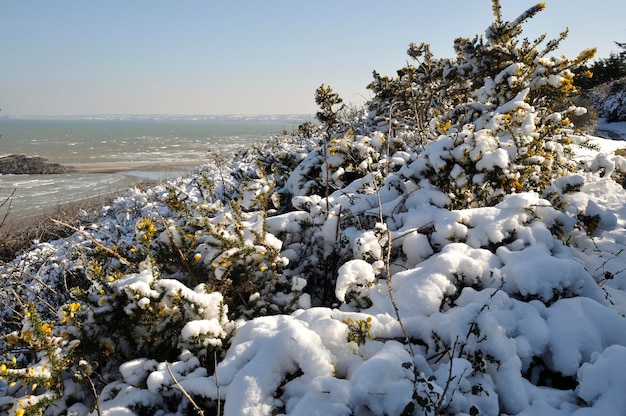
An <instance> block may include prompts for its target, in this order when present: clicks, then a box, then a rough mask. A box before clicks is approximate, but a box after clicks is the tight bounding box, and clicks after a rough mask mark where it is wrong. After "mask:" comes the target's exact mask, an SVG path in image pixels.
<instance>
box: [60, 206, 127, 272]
mask: <svg viewBox="0 0 626 416" xmlns="http://www.w3.org/2000/svg"><path fill="white" fill-rule="evenodd" d="M50 221H52V222H54V223H55V224H58V225H62V226H63V227H67V228H69V229H70V230H72V231H76V232H77V233H79V234H81V235H82V236H83V237H85V238H86V239H88V240H89V241H91V242H92V243H94V244H95V245H96V247H98V248H99V249H101V250H104V251H106V252H107V253H109V254H110V255H112V256H113V257H115V258H117V259H118V260H119V261H120V262H122V263H123V264H124V265H126V266H128V267H129V268H130V269H131V270H132V271H133V272H135V273H139V269H138V268H137V266H135V265H134V264H133V263H131V262H130V261H129V260H128V259H126V258H125V257H124V256H122V255H120V254H119V253H116V252H115V251H113V250H111V249H110V248H108V247H107V246H105V245H104V244H102V243H101V242H99V241H98V240H96V239H95V238H93V237H92V236H90V235H89V234H88V233H86V232H85V231H83V230H81V229H80V228H76V227H74V226H73V225H71V224H67V223H65V222H63V221H59V220H55V219H54V218H50Z"/></svg>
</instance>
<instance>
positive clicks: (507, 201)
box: [0, 0, 626, 415]
mask: <svg viewBox="0 0 626 416" xmlns="http://www.w3.org/2000/svg"><path fill="white" fill-rule="evenodd" d="M492 5H493V15H494V21H493V23H492V24H491V25H490V26H489V28H488V29H487V31H486V33H485V35H484V36H477V37H475V38H472V39H465V38H461V39H457V40H456V41H455V45H454V46H455V52H456V56H455V57H454V58H448V59H441V58H435V57H434V55H433V54H432V53H431V51H430V48H429V46H428V45H427V44H419V45H415V44H412V45H410V46H409V51H408V54H409V56H410V58H411V59H412V64H410V65H407V66H406V67H404V68H401V69H400V70H399V71H398V75H397V76H396V77H387V76H382V75H380V74H378V73H374V80H373V82H372V83H371V84H370V86H369V88H370V89H371V90H372V92H373V93H374V96H373V98H372V100H371V101H370V102H369V103H367V105H366V108H365V109H364V110H361V109H353V108H350V107H349V106H346V105H344V104H343V101H342V100H341V98H340V97H339V96H338V95H337V94H336V93H335V92H334V91H333V90H332V89H331V88H330V87H327V86H325V85H322V86H320V88H318V89H317V91H316V94H315V99H316V103H317V104H318V105H319V106H320V111H319V113H318V114H317V118H318V121H319V124H318V125H314V124H313V123H310V122H309V123H305V124H303V125H301V126H300V128H299V129H298V130H297V131H296V132H294V133H293V134H291V135H289V136H286V137H277V138H275V139H273V140H271V141H268V142H267V143H262V144H258V145H256V146H254V147H252V148H250V149H246V150H242V151H240V152H238V153H237V154H235V155H234V156H233V157H232V158H226V157H223V156H222V155H218V154H211V155H210V157H209V160H208V161H207V166H206V167H204V168H203V169H202V170H201V171H199V172H194V173H192V174H190V175H188V176H187V177H185V178H181V179H179V180H177V181H173V182H170V183H168V184H163V185H158V186H154V187H152V188H150V189H139V188H137V189H133V190H129V193H128V194H127V195H125V196H124V197H122V198H118V199H117V200H116V201H115V202H114V203H112V204H111V205H110V206H107V207H103V210H102V217H101V219H100V221H98V222H96V223H94V224H91V225H89V226H85V227H83V228H75V231H76V233H75V234H73V235H72V236H71V237H69V238H67V239H65V240H61V241H58V242H49V243H43V244H39V245H37V246H34V247H33V249H32V250H31V251H29V252H27V253H24V255H22V256H21V257H20V258H17V259H15V260H14V262H13V263H12V264H11V265H10V267H7V268H5V269H3V270H2V274H1V275H0V276H1V277H2V279H3V283H6V284H4V285H3V286H4V287H8V288H10V289H7V290H4V291H2V292H0V296H1V297H2V301H3V303H4V304H7V305H13V306H11V307H9V308H5V309H4V310H3V311H2V312H1V315H0V316H1V317H2V320H3V329H2V331H3V335H4V337H3V339H2V341H0V346H1V348H2V349H1V351H2V353H1V357H0V359H1V360H2V364H1V366H0V378H1V379H2V381H3V382H4V383H5V384H2V385H0V391H2V392H4V393H2V394H4V396H0V399H1V400H0V411H2V412H8V413H9V414H10V413H13V414H18V415H24V414H44V413H45V414H79V415H87V414H100V415H111V414H114V413H115V412H117V411H119V412H123V411H128V412H133V413H134V414H160V415H161V414H163V415H164V414H192V413H193V412H198V413H200V412H206V413H205V414H209V413H210V414H221V413H224V414H229V415H235V414H244V413H245V412H248V413H249V414H279V413H280V414H283V413H294V414H308V413H310V412H311V410H312V409H313V407H312V406H318V407H316V408H315V409H314V410H315V411H319V412H320V413H328V414H343V415H347V414H374V415H378V414H380V415H383V414H402V415H445V414H469V415H478V414H481V415H483V414H484V415H497V414H503V413H506V414H521V413H522V412H527V413H526V414H532V412H533V411H535V410H537V409H540V406H544V407H545V408H550V409H551V410H554V411H555V412H557V411H558V412H561V411H563V412H565V413H567V412H568V410H564V409H579V408H584V407H592V406H593V405H594V404H595V403H596V402H597V403H600V402H601V401H602V397H603V396H601V395H600V396H594V395H592V394H590V393H587V392H586V390H585V389H588V388H590V386H592V385H593V380H594V379H593V378H592V377H591V376H586V375H585V374H588V373H589V372H591V373H593V371H595V369H596V368H601V365H602V363H603V361H602V360H603V359H609V358H610V357H617V358H614V359H615V360H616V362H617V359H618V358H620V357H626V354H622V350H621V349H620V348H622V347H624V348H626V339H625V338H624V336H623V334H626V327H625V326H626V321H624V320H623V317H621V316H619V315H618V314H616V313H615V312H614V311H613V310H611V309H610V306H609V305H610V302H611V300H610V296H611V293H614V292H613V291H612V290H613V289H612V286H611V284H613V282H617V281H618V280H619V279H620V277H617V278H616V276H621V275H622V272H623V271H624V270H626V266H625V267H624V268H623V269H620V267H621V266H620V265H622V264H623V263H621V262H620V260H619V259H618V257H619V251H618V249H615V247H611V249H610V250H612V251H611V252H610V253H611V254H610V256H609V257H610V259H608V260H607V259H605V258H602V260H600V261H597V260H596V259H595V258H592V257H591V255H590V254H589V253H590V252H595V251H600V250H604V249H605V247H606V246H608V245H610V243H609V242H610V241H611V242H614V241H621V240H619V239H620V238H622V239H623V237H622V236H620V235H618V234H619V233H618V232H615V233H614V231H615V229H616V227H617V226H618V225H617V222H618V221H617V219H616V217H615V215H613V214H612V213H611V212H609V210H608V209H604V208H603V207H601V206H600V205H599V203H596V202H595V201H599V200H600V198H601V197H602V195H599V194H600V192H596V193H594V194H593V195H592V196H590V195H591V194H592V192H590V193H584V192H583V190H584V189H585V186H587V184H588V183H591V184H603V185H602V186H604V187H605V188H602V189H610V190H611V192H615V193H616V195H617V197H616V198H617V199H619V196H620V195H622V194H623V188H622V187H621V185H619V184H618V183H616V182H615V181H619V182H621V181H622V180H623V178H624V175H625V174H626V160H625V159H623V158H621V157H620V156H616V155H604V154H600V155H598V156H597V157H595V158H592V159H585V160H586V161H583V160H582V159H581V161H580V162H579V161H577V159H576V158H575V157H574V156H575V155H576V152H577V151H578V150H579V149H585V150H589V149H590V147H591V145H590V144H589V143H588V142H587V139H586V138H585V137H584V136H581V135H579V134H577V133H578V130H577V126H575V125H574V123H573V121H572V120H575V119H576V118H575V117H574V116H579V117H580V116H581V115H583V114H584V113H585V110H584V109H583V108H580V107H577V106H575V105H573V104H571V103H570V101H569V100H570V98H571V97H572V96H574V95H575V94H576V93H577V88H576V86H575V83H574V81H575V75H574V74H577V73H581V72H580V71H579V70H578V69H579V68H581V67H583V66H584V65H585V63H586V62H587V61H588V60H589V59H590V58H591V57H592V56H593V51H591V50H590V51H585V52H583V53H582V54H581V55H580V56H579V57H577V58H575V59H568V58H565V57H560V58H557V57H554V56H553V53H554V52H555V51H556V49H557V47H558V45H559V42H561V41H562V40H563V39H564V38H565V36H566V33H562V34H561V35H560V36H559V37H558V38H557V39H555V40H552V41H548V42H546V43H545V45H544V42H545V37H544V36H542V37H540V38H539V39H537V40H534V41H528V40H526V39H523V40H521V39H520V37H521V31H522V25H523V23H525V22H526V21H527V20H528V19H530V18H532V17H533V16H534V15H536V14H537V13H538V12H540V11H541V10H542V9H543V8H544V5H543V4H539V5H537V6H535V7H532V8H530V9H529V10H528V11H526V12H525V13H523V14H522V15H521V16H520V17H518V18H517V19H515V20H513V21H511V22H507V21H504V20H503V18H502V13H501V10H500V4H499V2H498V1H497V0H494V1H492ZM542 45H543V46H542ZM598 186H599V185H598ZM620 192H622V193H620ZM613 204H615V205H618V202H615V201H613ZM619 206H620V207H622V205H619ZM616 235H617V236H616ZM597 236H602V238H603V239H598V240H594V238H595V237H597ZM611 239H613V240H611ZM616 244H617V243H616ZM620 247H621V246H620ZM603 253H605V252H603ZM606 253H608V251H607V252H606ZM606 253H605V254H606ZM529 259H530V261H529ZM614 263H615V264H616V265H614ZM609 277H610V279H609ZM609 280H610V281H611V282H610V283H607V281H609ZM597 282H601V285H599V284H598V283H597ZM615 284H618V283H615ZM609 289H610V290H609ZM564 316H565V317H568V318H569V317H571V316H574V317H576V319H577V320H578V321H579V322H580V323H581V324H580V325H572V324H571V322H569V321H565V320H564V319H565V318H563V317H564ZM589 322H592V323H589ZM593 322H603V324H602V325H597V328H596V326H595V324H593ZM588 323H589V324H588ZM590 327H593V329H594V331H596V332H593V331H590V330H589V328H590ZM591 332H593V334H591ZM551 334H557V337H559V338H561V339H563V340H565V341H563V344H561V343H559V341H558V340H556V338H555V337H553V336H552V335H551ZM586 338H592V339H593V346H592V347H589V346H588V345H587V344H584V343H579V342H578V341H579V340H581V339H586ZM565 344H567V345H565ZM609 348H614V350H610V351H609ZM625 351H626V350H625ZM572 357H574V358H572ZM576 357H578V358H576ZM607 357H608V358H607ZM612 359H613V358H612ZM594 360H598V361H597V362H596V361H594ZM596 364H597V366H598V367H596ZM585 366H586V367H585ZM583 368H584V369H585V370H583ZM615 385H616V386H617V385H619V383H618V382H616V383H615ZM2 389H4V390H2ZM607 391H610V389H608V390H607ZM599 394H600V393H599ZM602 394H603V393H602ZM555 397H557V399H555ZM598 397H600V398H598ZM556 402H559V403H556ZM555 403H556V404H555ZM561 404H563V406H561ZM121 408H123V409H124V410H120V409H121ZM557 408H558V409H557ZM540 410H541V409H540ZM544 410H545V409H544ZM529 412H530V413H529ZM572 412H573V411H572ZM572 412H570V413H572ZM568 414H569V413H568Z"/></svg>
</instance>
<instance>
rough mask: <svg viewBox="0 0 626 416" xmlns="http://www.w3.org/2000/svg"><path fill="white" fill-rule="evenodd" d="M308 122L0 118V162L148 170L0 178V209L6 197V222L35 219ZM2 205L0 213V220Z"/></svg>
mask: <svg viewBox="0 0 626 416" xmlns="http://www.w3.org/2000/svg"><path fill="white" fill-rule="evenodd" d="M306 120H307V116H271V117H270V116H253V117H239V116H228V117H203V116H200V117H171V116H108V117H89V118H87V117H74V118H51V117H48V118H9V117H3V118H0V157H1V156H5V155H10V154H25V155H28V156H39V157H43V158H45V159H47V160H48V161H49V162H51V163H60V164H64V165H75V166H88V167H90V168H96V170H97V168H98V167H99V166H100V167H107V166H115V165H119V164H137V165H141V166H149V165H154V166H156V169H155V168H154V166H153V167H152V169H149V170H132V169H129V171H126V172H115V173H72V174H62V175H0V204H2V203H3V201H5V200H6V198H8V197H9V196H11V195H12V196H11V201H10V204H11V213H10V215H9V218H11V219H13V220H15V219H18V218H23V217H27V216H30V215H42V214H46V212H50V211H51V210H54V209H56V208H57V207H58V206H59V205H62V204H64V203H69V202H74V201H78V200H81V199H86V198H92V197H97V196H104V195H107V194H110V193H112V192H116V191H121V190H123V189H125V188H126V187H128V186H130V185H132V183H133V182H136V181H137V180H138V179H139V180H141V179H146V178H149V179H163V178H166V177H173V176H179V175H182V174H184V173H185V171H184V170H183V169H181V168H180V166H181V165H183V164H184V165H185V166H187V167H188V168H191V167H192V166H194V165H195V166H200V165H202V164H203V162H204V161H205V160H206V158H207V154H208V151H213V152H223V153H232V152H234V151H236V149H237V148H239V147H242V146H246V145H250V144H253V143H256V142H258V141H261V140H266V139H268V138H269V137H271V136H273V135H276V134H279V133H281V132H283V131H292V130H293V129H294V128H296V127H297V125H298V124H300V123H301V122H302V121H306ZM7 209H8V204H4V206H2V207H0V220H1V219H2V218H3V216H4V214H5V213H6V210H7Z"/></svg>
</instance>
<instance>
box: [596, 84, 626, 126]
mask: <svg viewBox="0 0 626 416" xmlns="http://www.w3.org/2000/svg"><path fill="white" fill-rule="evenodd" d="M600 115H601V116H602V117H605V118H606V120H607V121H608V122H609V123H614V122H618V121H626V80H621V81H619V82H615V83H613V85H612V87H611V93H610V94H609V96H608V97H607V98H606V99H605V100H604V102H603V103H602V107H601V108H600Z"/></svg>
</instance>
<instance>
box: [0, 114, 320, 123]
mask: <svg viewBox="0 0 626 416" xmlns="http://www.w3.org/2000/svg"><path fill="white" fill-rule="evenodd" d="M3 119H5V120H114V121H115V120H185V121H195V120H197V121H211V120H214V121H257V122H264V121H268V122H279V123H280V122H284V123H296V122H304V121H313V120H314V119H315V115H314V114H77V115H0V120H3Z"/></svg>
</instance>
